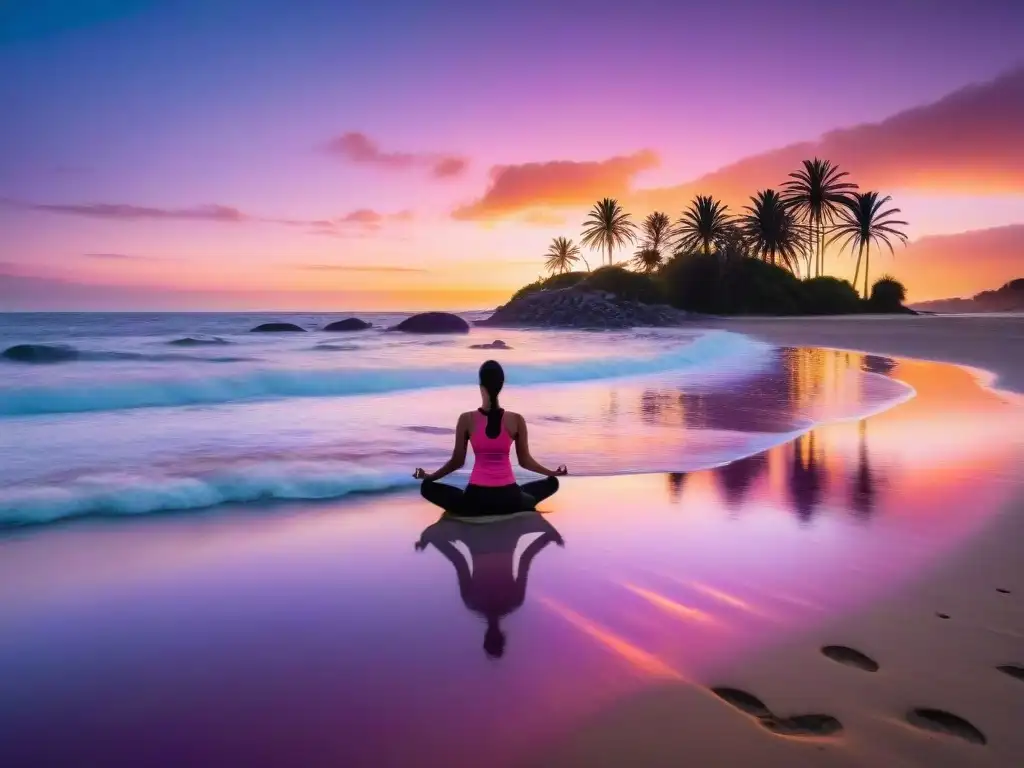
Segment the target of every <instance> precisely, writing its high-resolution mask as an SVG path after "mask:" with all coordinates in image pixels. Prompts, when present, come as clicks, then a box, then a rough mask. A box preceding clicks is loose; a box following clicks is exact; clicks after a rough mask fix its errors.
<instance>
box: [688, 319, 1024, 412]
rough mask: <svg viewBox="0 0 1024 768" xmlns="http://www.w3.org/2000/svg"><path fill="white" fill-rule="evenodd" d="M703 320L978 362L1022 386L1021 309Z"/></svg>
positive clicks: (837, 344)
mask: <svg viewBox="0 0 1024 768" xmlns="http://www.w3.org/2000/svg"><path fill="white" fill-rule="evenodd" d="M703 324H704V323H702V325H703ZM706 325H708V327H714V328H722V329H724V330H727V331H737V332H739V333H746V334H748V335H750V336H754V337H756V338H759V339H762V340H764V341H767V342H770V343H772V344H779V345H786V346H808V347H831V348H833V349H854V350H863V351H865V352H872V353H874V354H876V355H892V356H896V357H913V358H917V359H918V360H939V361H943V362H949V363H957V364H959V365H965V366H971V367H974V368H981V369H985V370H988V371H991V372H993V373H996V374H997V376H998V381H997V382H996V384H997V386H999V387H1000V388H1004V389H1007V390H1011V391H1014V392H1017V393H1021V392H1024V314H1018V315H1015V316H1007V315H1000V316H990V315H935V316H914V315H907V316H895V317H894V316H882V315H877V316H861V317H849V316H845V317H812V318H807V317H793V318H735V319H721V320H716V321H714V322H708V323H706Z"/></svg>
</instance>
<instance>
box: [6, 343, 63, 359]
mask: <svg viewBox="0 0 1024 768" xmlns="http://www.w3.org/2000/svg"><path fill="white" fill-rule="evenodd" d="M78 356H79V355H78V350H77V349H75V348H74V347H70V346H67V345H66V344H18V345H16V346H13V347H8V348H7V349H5V350H4V353H3V357H4V359H6V360H12V361H14V362H16V363H66V362H68V361H69V360H77V359H78Z"/></svg>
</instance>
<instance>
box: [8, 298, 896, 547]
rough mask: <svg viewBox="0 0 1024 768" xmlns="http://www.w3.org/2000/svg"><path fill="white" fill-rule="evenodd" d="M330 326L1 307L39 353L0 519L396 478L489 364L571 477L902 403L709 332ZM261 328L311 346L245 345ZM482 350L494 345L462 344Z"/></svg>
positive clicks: (300, 494)
mask: <svg viewBox="0 0 1024 768" xmlns="http://www.w3.org/2000/svg"><path fill="white" fill-rule="evenodd" d="M346 316H347V315H343V314H288V313H274V314H268V313H258V314H241V313H223V314H216V313H211V314H206V313H182V314H117V313H110V314H104V313H82V314H77V313H66V314H65V313H48V314H33V313H26V314H3V315H0V351H2V350H5V349H9V348H10V347H13V346H15V345H25V344H31V345H42V346H45V347H46V348H47V350H44V351H49V352H50V357H51V358H53V361H52V362H47V363H38V362H37V363H26V362H22V361H16V360H8V359H0V526H5V527H10V526H21V525H30V524H41V523H49V522H54V521H59V520H64V519H68V518H76V517H88V516H116V515H145V514H152V513H168V512H183V511H186V510H196V509H206V508H211V507H216V506H218V505H223V504H232V503H242V502H245V503H252V502H270V501H273V500H282V499H290V500H297V499H308V500H313V499H327V498H338V497H343V496H347V495H350V494H365V493H381V492H386V491H389V490H394V489H399V488H402V487H408V486H412V485H413V484H414V483H415V481H414V480H413V479H412V472H413V469H414V468H415V467H418V466H422V467H425V468H427V469H428V470H430V469H431V468H436V467H437V466H439V465H440V464H441V463H443V462H444V461H445V460H446V458H447V456H448V454H449V452H450V450H451V445H452V441H453V426H454V424H455V421H456V418H457V416H458V414H459V413H460V412H462V411H466V410H471V409H473V408H475V407H477V406H478V405H479V394H478V390H477V385H476V370H477V368H478V366H479V365H480V363H481V362H483V361H484V360H486V359H488V358H495V359H498V360H499V361H500V362H501V363H502V365H503V366H505V368H506V381H507V384H506V390H505V392H504V393H503V395H502V404H503V405H504V406H506V407H508V408H510V409H512V410H516V411H519V412H521V413H523V414H524V415H525V416H526V417H527V420H528V423H529V425H530V435H531V447H532V449H533V453H534V454H535V455H536V456H537V457H538V458H539V459H540V460H541V461H542V462H546V463H548V464H549V465H556V464H560V463H565V464H567V465H568V466H569V469H570V472H571V473H572V474H573V475H589V476H596V475H616V474H637V473H650V472H692V471H695V470H700V469H706V468H710V467H716V466H721V465H724V464H727V463H729V462H731V461H734V460H736V459H740V458H743V457H746V456H751V455H753V454H756V453H760V452H762V451H764V450H766V449H768V448H770V447H772V446H774V445H778V444H781V443H784V442H787V441H789V440H792V439H793V438H794V437H796V436H798V435H800V434H802V433H804V432H806V431H808V430H809V429H811V428H812V427H814V426H815V425H819V424H822V423H827V422H830V421H837V420H845V419H856V418H860V417H863V416H866V415H868V414H871V413H875V412H878V411H880V410H884V409H886V408H888V407H890V406H892V405H894V404H896V403H898V402H901V401H903V400H906V399H907V398H909V397H911V396H912V395H913V390H911V389H910V388H909V387H907V386H906V385H904V384H902V383H900V382H898V381H895V380H893V379H891V378H889V377H887V376H885V375H884V373H885V371H884V370H871V369H870V368H871V366H870V365H866V366H862V367H861V368H857V369H853V370H841V371H837V372H836V374H835V376H834V377H833V380H829V381H825V382H821V381H816V382H814V383H812V384H809V385H808V386H807V387H804V388H803V389H801V388H800V384H799V377H794V376H793V375H792V370H791V368H792V363H793V361H792V359H791V356H789V357H787V354H789V353H787V351H786V350H781V349H778V348H774V347H771V346H769V345H767V344H764V343H761V342H758V341H755V340H753V339H751V338H749V337H747V336H744V335H741V334H736V333H730V332H725V331H721V330H706V329H699V328H694V329H689V328H673V329H642V330H639V329H638V330H633V331H604V332H590V331H562V330H558V331H555V330H551V331H525V330H497V329H493V328H474V329H473V330H472V332H471V333H470V334H469V335H468V336H464V335H459V336H415V335H408V334H403V333H391V332H387V331H386V330H385V329H386V328H387V327H389V326H392V325H394V324H396V323H397V322H399V321H400V320H401V319H402V318H404V317H407V316H408V313H392V314H365V313H364V314H361V315H360V317H362V318H363V319H366V320H368V321H370V322H372V323H373V324H374V326H375V327H374V328H373V329H372V330H369V331H364V332H358V333H330V332H325V331H323V330H321V329H322V328H323V327H324V326H325V325H327V324H328V323H330V322H332V321H333V320H337V319H341V318H343V317H346ZM464 316H465V317H466V318H467V319H468V320H471V321H472V320H474V319H478V318H479V317H481V316H483V315H482V313H481V314H480V315H474V314H471V313H470V314H465V315H464ZM275 320H276V321H287V322H293V323H296V324H298V325H300V326H302V327H304V328H306V329H308V332H307V333H292V334H257V333H250V332H249V329H250V328H252V327H254V326H256V325H258V324H260V323H263V322H268V321H275ZM496 338H500V339H502V340H503V341H505V342H506V343H507V344H508V345H509V347H510V349H508V350H480V349H472V348H471V347H472V345H474V344H480V343H486V342H490V341H492V340H494V339H496ZM879 365H881V366H882V368H884V362H882V363H879ZM794 382H796V383H795V384H794ZM612 384H613V385H614V386H610V385H612ZM826 385H827V387H828V393H827V395H828V396H827V397H819V396H817V394H816V392H819V391H823V390H821V388H822V387H823V386H826ZM523 477H525V475H523ZM465 478H466V473H465V472H462V473H459V474H457V475H456V476H454V477H453V478H452V481H453V482H456V483H459V482H465Z"/></svg>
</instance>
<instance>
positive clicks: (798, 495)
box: [788, 430, 825, 522]
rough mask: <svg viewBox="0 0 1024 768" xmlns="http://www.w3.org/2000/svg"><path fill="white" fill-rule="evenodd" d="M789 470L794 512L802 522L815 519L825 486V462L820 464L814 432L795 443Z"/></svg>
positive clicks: (802, 436)
mask: <svg viewBox="0 0 1024 768" xmlns="http://www.w3.org/2000/svg"><path fill="white" fill-rule="evenodd" d="M792 445H793V460H792V464H791V466H790V468H789V483H788V485H789V497H790V501H791V502H792V504H793V512H794V513H796V516H797V517H798V518H799V519H800V520H801V521H802V522H809V521H810V520H811V518H813V517H814V513H815V511H816V509H817V506H818V503H819V502H820V501H821V495H822V491H823V490H824V485H825V468H824V462H823V461H822V462H821V463H819V460H818V455H817V448H816V439H815V434H814V430H811V431H810V432H808V433H807V434H806V435H801V436H800V437H799V438H797V439H796V440H794V441H793V444H792Z"/></svg>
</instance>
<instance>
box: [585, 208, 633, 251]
mask: <svg viewBox="0 0 1024 768" xmlns="http://www.w3.org/2000/svg"><path fill="white" fill-rule="evenodd" d="M634 242H636V224H634V223H633V222H632V221H630V215H629V214H628V213H626V212H625V211H624V210H622V206H621V205H619V201H618V200H615V199H613V198H610V197H606V198H604V199H603V200H600V201H598V202H597V203H595V204H594V207H593V208H592V209H591V211H590V213H589V214H587V218H586V220H585V221H584V222H583V240H582V243H583V245H586V246H588V247H589V248H592V249H594V250H602V249H603V250H605V251H607V253H608V266H611V264H612V251H614V250H615V249H616V248H621V247H622V246H624V245H625V244H626V243H634Z"/></svg>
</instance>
